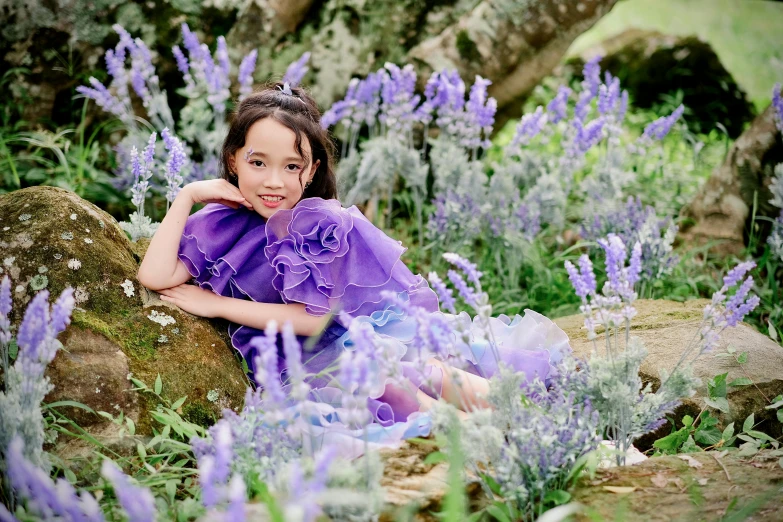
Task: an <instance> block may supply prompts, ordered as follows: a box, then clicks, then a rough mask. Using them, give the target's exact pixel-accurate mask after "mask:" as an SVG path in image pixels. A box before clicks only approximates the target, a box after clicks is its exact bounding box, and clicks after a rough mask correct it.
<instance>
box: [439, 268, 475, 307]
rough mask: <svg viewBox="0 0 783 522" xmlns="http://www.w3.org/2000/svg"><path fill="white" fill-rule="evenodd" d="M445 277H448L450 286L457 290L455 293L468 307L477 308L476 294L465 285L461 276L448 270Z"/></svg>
mask: <svg viewBox="0 0 783 522" xmlns="http://www.w3.org/2000/svg"><path fill="white" fill-rule="evenodd" d="M446 275H447V276H448V278H449V281H451V284H453V285H454V288H456V289H457V293H458V294H459V296H460V297H461V298H462V299H463V300H464V301H465V303H466V304H467V305H468V306H472V307H474V308H478V306H479V304H478V296H477V295H476V292H475V291H474V290H473V289H472V288H470V287H469V286H468V285H467V283H466V282H465V280H464V279H463V278H462V276H461V275H459V274H458V273H457V272H456V271H454V270H449V271H448V272H447V273H446Z"/></svg>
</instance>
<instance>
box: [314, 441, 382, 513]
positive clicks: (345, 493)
mask: <svg viewBox="0 0 783 522" xmlns="http://www.w3.org/2000/svg"><path fill="white" fill-rule="evenodd" d="M381 478H383V462H381V458H380V455H379V454H378V453H377V452H374V451H373V452H369V453H366V454H365V455H363V456H362V457H360V458H358V459H354V460H350V461H343V460H340V461H337V462H336V463H333V464H332V465H331V466H330V467H329V480H328V482H327V487H328V489H327V490H326V494H325V495H324V496H323V497H324V498H323V500H322V502H321V508H322V509H323V511H324V514H325V515H327V516H328V517H329V518H330V519H331V520H346V521H349V522H372V521H376V520H378V517H379V514H380V512H381V510H382V508H383V501H384V492H383V488H381Z"/></svg>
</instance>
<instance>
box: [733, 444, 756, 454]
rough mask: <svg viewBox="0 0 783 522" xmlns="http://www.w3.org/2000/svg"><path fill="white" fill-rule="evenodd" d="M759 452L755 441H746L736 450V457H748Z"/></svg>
mask: <svg viewBox="0 0 783 522" xmlns="http://www.w3.org/2000/svg"><path fill="white" fill-rule="evenodd" d="M758 452H759V446H758V443H756V442H746V443H745V444H743V445H741V446H740V449H739V451H738V452H737V456H738V457H750V456H751V455H755V454H756V453H758Z"/></svg>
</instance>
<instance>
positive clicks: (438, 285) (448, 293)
mask: <svg viewBox="0 0 783 522" xmlns="http://www.w3.org/2000/svg"><path fill="white" fill-rule="evenodd" d="M427 279H428V280H429V282H430V284H431V285H432V288H433V289H434V290H435V293H437V294H438V300H439V301H440V304H441V306H443V308H444V309H445V310H446V311H448V312H451V313H452V314H456V313H457V310H456V307H455V305H456V301H455V300H454V293H453V292H452V290H451V288H448V287H447V286H446V283H444V282H443V280H442V279H441V278H440V277H439V276H438V274H437V273H435V272H430V273H429V275H428V276H427Z"/></svg>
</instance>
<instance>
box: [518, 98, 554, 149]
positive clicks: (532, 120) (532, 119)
mask: <svg viewBox="0 0 783 522" xmlns="http://www.w3.org/2000/svg"><path fill="white" fill-rule="evenodd" d="M546 122H547V113H545V112H544V108H543V107H541V106H540V105H539V106H538V107H537V108H536V111H535V112H533V113H531V114H525V115H524V116H522V118H521V119H520V120H519V123H518V124H517V129H516V133H515V134H514V139H512V140H511V147H512V148H516V147H519V146H520V145H521V146H526V145H528V144H529V143H530V141H531V140H532V139H533V138H535V137H536V136H537V135H538V134H539V133H540V132H541V130H542V129H543V128H544V125H546Z"/></svg>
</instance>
